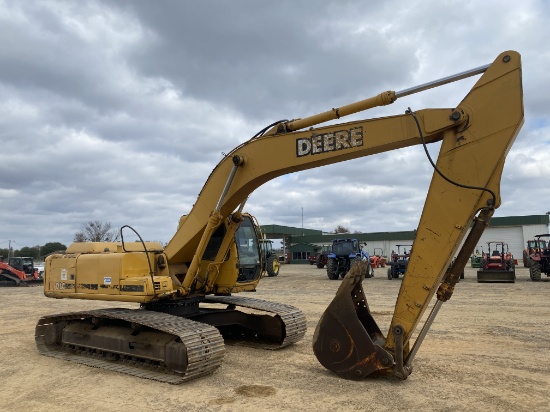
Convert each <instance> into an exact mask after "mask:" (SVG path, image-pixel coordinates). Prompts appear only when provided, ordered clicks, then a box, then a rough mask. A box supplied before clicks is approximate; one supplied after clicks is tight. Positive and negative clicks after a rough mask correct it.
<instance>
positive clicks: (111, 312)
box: [35, 308, 225, 384]
mask: <svg viewBox="0 0 550 412" xmlns="http://www.w3.org/2000/svg"><path fill="white" fill-rule="evenodd" d="M88 317H96V318H109V319H120V320H124V321H127V322H132V323H136V324H139V325H144V326H147V327H149V328H152V329H156V330H160V331H163V332H166V333H170V334H173V335H176V336H179V337H180V339H181V340H182V342H183V344H184V345H185V346H186V348H187V357H188V367H187V370H186V371H185V373H184V374H176V373H175V372H172V371H167V370H166V368H160V367H153V368H150V369H144V366H145V367H147V365H146V364H145V363H143V364H141V363H140V362H135V361H132V362H123V363H116V362H114V361H107V360H104V359H101V358H94V357H88V356H85V355H79V354H77V353H74V352H70V351H67V350H63V348H62V347H61V346H60V345H48V344H46V342H45V341H44V336H43V335H44V333H43V329H44V328H45V327H46V326H47V325H49V324H51V323H56V322H63V321H69V320H76V319H82V318H88ZM35 340H36V346H37V347H38V350H39V351H40V353H41V354H43V355H46V356H51V357H54V358H59V359H64V360H69V361H73V362H76V363H80V364H84V365H87V366H93V367H97V368H103V369H108V370H112V371H116V372H121V373H126V374H129V375H133V376H138V377H141V378H147V379H152V380H156V381H160V382H167V383H171V384H179V383H183V382H186V381H190V380H192V379H196V378H198V377H201V376H204V375H208V374H210V373H212V372H214V371H215V370H216V369H217V368H218V367H219V366H220V365H221V363H222V361H223V357H224V355H225V347H224V341H223V338H222V336H221V334H220V333H219V332H218V330H217V329H216V328H215V327H213V326H210V325H207V324H204V323H199V322H195V321H192V320H190V319H185V318H181V317H177V316H172V315H168V314H165V313H160V312H151V311H145V310H141V309H123V308H113V309H98V310H91V311H83V312H73V313H64V314H59V315H50V316H44V317H42V318H41V319H40V320H39V321H38V324H37V325H36V332H35Z"/></svg>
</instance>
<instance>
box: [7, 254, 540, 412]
mask: <svg viewBox="0 0 550 412" xmlns="http://www.w3.org/2000/svg"><path fill="white" fill-rule="evenodd" d="M475 270H476V269H471V268H467V269H466V274H465V275H466V279H464V280H463V281H461V282H460V283H459V285H458V287H457V290H456V292H455V294H454V296H453V298H452V299H451V300H450V301H449V302H447V303H446V304H444V305H443V307H442V309H441V311H440V313H439V315H438V318H437V319H436V321H435V322H434V325H433V327H432V329H431V331H430V333H429V334H428V336H427V338H426V340H425V341H424V344H423V346H422V348H421V349H420V351H419V353H418V355H417V357H416V359H415V362H414V364H413V366H414V371H413V373H412V375H411V376H410V377H409V379H407V380H406V381H398V380H392V379H385V378H377V379H373V378H370V379H366V380H363V381H359V382H356V381H346V380H342V379H340V378H338V377H336V376H335V375H333V374H332V373H330V372H328V371H327V370H325V369H324V368H323V367H322V366H321V365H320V364H319V363H318V362H317V360H316V358H315V356H314V354H313V351H312V349H311V342H312V336H313V331H314V330H315V326H316V323H317V321H318V320H319V318H320V316H321V314H322V313H323V311H324V309H325V307H326V306H327V305H328V304H329V302H330V301H331V299H332V297H333V296H334V292H335V291H336V288H337V286H338V284H339V283H340V282H339V281H331V280H329V279H328V278H327V276H326V272H325V270H322V269H317V268H315V267H314V266H309V265H285V266H283V267H282V269H281V273H280V274H279V276H278V277H276V278H266V279H264V280H263V281H262V282H261V283H260V285H259V290H258V293H256V294H255V295H254V297H257V298H260V299H265V300H272V301H277V302H281V303H287V304H291V305H295V306H297V307H299V308H300V309H302V310H303V311H304V312H305V314H306V317H307V319H308V331H307V333H306V336H305V339H304V340H303V341H302V342H300V343H298V344H296V345H293V346H291V347H288V348H285V349H282V350H280V351H276V352H271V351H263V350H258V349H252V348H246V347H239V346H228V347H227V353H226V356H225V360H224V363H223V365H222V367H221V368H220V369H218V371H217V372H215V373H214V374H213V375H210V376H207V377H203V378H200V379H198V380H196V381H193V382H191V383H187V384H183V385H179V386H173V385H169V384H164V383H159V382H154V381H149V380H144V379H140V378H136V377H132V376H126V375H122V374H117V373H115V372H109V371H103V370H99V369H95V368H90V367H87V366H82V365H76V364H73V363H69V362H65V361H62V360H57V359H53V358H48V357H44V356H41V355H39V354H38V352H37V350H36V348H35V344H34V336H33V335H34V326H35V324H36V322H37V320H38V318H39V317H40V316H42V315H45V314H51V313H58V312H64V311H73V310H82V309H92V308H99V307H111V306H113V304H112V303H107V302H94V301H76V300H54V299H47V298H45V297H44V296H43V294H42V287H30V288H1V289H0V308H1V311H2V318H1V320H0V338H1V342H2V344H1V346H0V356H1V359H2V360H1V364H0V365H1V366H0V380H1V382H2V391H1V392H0V409H2V410H6V411H25V412H28V411H52V410H55V411H79V412H84V411H102V412H107V411H134V412H137V411H151V410H155V411H237V410H238V411H265V410H273V411H290V410H292V411H298V410H300V411H316V412H321V411H335V410H346V411H359V410H361V411H363V410H377V411H386V410H387V411H395V410H428V411H443V410H453V411H471V410H483V411H503V410H504V411H512V410H513V411H542V410H548V411H550V394H549V392H548V391H549V388H550V351H549V348H550V282H541V283H533V282H531V281H530V280H529V275H528V272H527V270H526V269H524V268H523V267H522V268H519V269H518V270H517V276H518V279H517V281H516V283H514V284H478V283H477V282H476V278H475ZM400 283H401V281H400V280H392V281H389V280H388V279H387V278H386V276H385V270H384V269H377V270H376V271H375V277H374V278H372V279H367V280H365V281H364V282H363V285H364V286H365V290H366V293H367V298H368V299H369V304H370V307H371V310H372V311H373V313H374V315H375V318H376V319H377V322H378V324H379V325H380V327H381V329H382V331H384V333H386V331H387V328H388V325H389V322H390V318H391V313H393V306H394V304H395V298H396V296H397V292H398V288H399V285H400ZM119 306H126V307H133V306H132V305H119Z"/></svg>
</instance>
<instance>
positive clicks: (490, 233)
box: [262, 215, 550, 263]
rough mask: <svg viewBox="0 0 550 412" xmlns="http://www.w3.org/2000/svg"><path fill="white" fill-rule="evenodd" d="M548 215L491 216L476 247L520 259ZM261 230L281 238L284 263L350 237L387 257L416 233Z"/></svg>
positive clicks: (305, 257)
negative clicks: (504, 250)
mask: <svg viewBox="0 0 550 412" xmlns="http://www.w3.org/2000/svg"><path fill="white" fill-rule="evenodd" d="M549 218H550V216H549V215H530V216H507V217H493V218H492V219H491V221H490V223H489V226H488V227H487V229H486V230H485V232H484V233H483V235H482V236H481V239H480V241H479V242H478V245H479V246H480V248H481V247H483V248H484V249H486V248H487V242H488V241H503V242H506V243H508V246H509V248H510V251H511V252H512V254H513V255H514V257H515V258H516V259H520V260H521V259H522V252H523V249H524V248H525V244H526V242H527V240H530V239H533V236H535V235H540V234H543V233H548V232H549V230H548V224H549V222H550V220H549ZM262 230H263V232H264V233H265V235H266V237H267V238H269V239H282V240H283V250H284V253H285V256H286V260H287V262H288V263H309V261H308V257H309V256H310V255H312V254H315V253H316V251H317V250H318V249H320V248H321V247H322V245H324V244H330V243H331V242H332V240H333V239H338V238H339V239H343V238H354V239H357V240H359V241H360V242H361V243H366V244H367V246H366V249H367V251H368V252H369V253H371V254H372V253H374V249H375V248H376V249H377V253H379V254H380V250H381V251H382V254H384V255H387V256H389V255H390V254H391V252H392V250H394V251H396V252H397V246H398V245H404V246H405V247H406V249H407V251H409V249H410V246H411V245H412V244H413V241H414V238H415V235H416V231H414V230H411V231H404V232H375V233H339V234H334V233H333V234H323V233H322V231H320V230H313V229H302V228H294V227H288V226H279V225H265V226H262Z"/></svg>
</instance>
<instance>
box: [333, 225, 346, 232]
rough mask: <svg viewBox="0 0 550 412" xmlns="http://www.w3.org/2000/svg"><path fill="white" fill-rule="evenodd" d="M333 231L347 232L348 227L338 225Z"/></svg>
mask: <svg viewBox="0 0 550 412" xmlns="http://www.w3.org/2000/svg"><path fill="white" fill-rule="evenodd" d="M334 233H349V229H348V228H346V227H344V226H342V225H338V226H336V227H335V228H334Z"/></svg>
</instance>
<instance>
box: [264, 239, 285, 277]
mask: <svg viewBox="0 0 550 412" xmlns="http://www.w3.org/2000/svg"><path fill="white" fill-rule="evenodd" d="M260 248H261V251H262V275H265V274H266V273H267V276H269V277H273V276H277V275H278V274H279V269H280V268H281V263H280V262H279V257H278V256H277V255H276V254H275V253H274V252H273V241H272V240H270V239H261V240H260Z"/></svg>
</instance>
